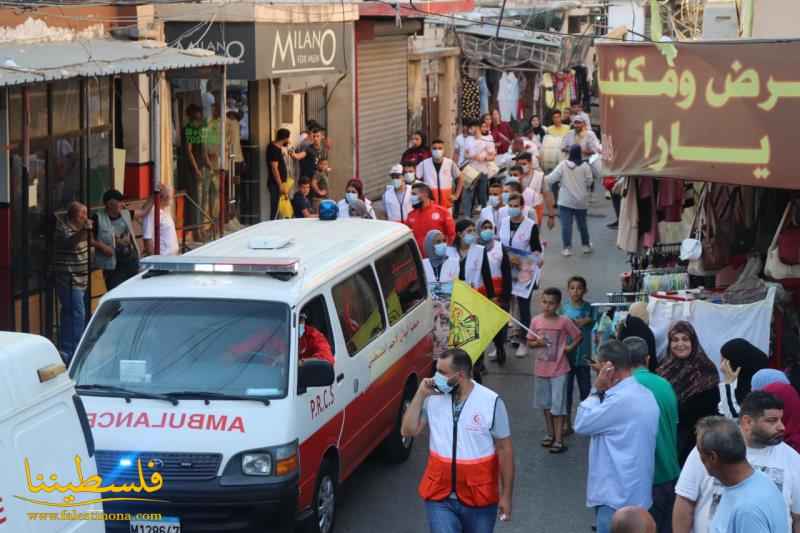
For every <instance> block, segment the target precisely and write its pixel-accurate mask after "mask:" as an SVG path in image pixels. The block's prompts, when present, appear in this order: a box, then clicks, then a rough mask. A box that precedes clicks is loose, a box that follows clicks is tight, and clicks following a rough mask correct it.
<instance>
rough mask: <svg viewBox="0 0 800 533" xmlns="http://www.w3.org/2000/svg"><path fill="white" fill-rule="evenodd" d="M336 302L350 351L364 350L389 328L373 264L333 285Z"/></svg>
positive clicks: (354, 352)
mask: <svg viewBox="0 0 800 533" xmlns="http://www.w3.org/2000/svg"><path fill="white" fill-rule="evenodd" d="M333 302H334V304H336V314H337V315H338V316H339V324H340V325H341V327H342V334H343V335H344V340H345V343H346V344H347V351H348V352H349V353H350V355H351V356H353V355H355V354H357V353H358V352H360V351H361V350H362V349H363V348H364V347H365V346H367V345H368V344H369V343H370V341H372V339H374V338H376V337H377V336H378V335H380V334H381V333H383V331H384V330H385V329H386V318H385V317H384V316H383V306H382V305H381V303H380V302H381V301H380V296H379V294H378V283H377V281H375V274H374V273H373V271H372V267H365V268H363V269H361V270H360V271H359V272H358V273H357V274H354V275H352V276H350V277H349V278H347V279H346V280H344V281H342V282H341V283H339V284H337V285H335V286H334V287H333Z"/></svg>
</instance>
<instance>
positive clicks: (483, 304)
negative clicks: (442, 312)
mask: <svg viewBox="0 0 800 533" xmlns="http://www.w3.org/2000/svg"><path fill="white" fill-rule="evenodd" d="M507 323H508V313H507V312H506V311H504V310H503V309H501V308H500V307H498V306H497V305H496V304H495V303H494V302H493V301H491V300H489V299H488V298H486V297H485V296H484V295H482V294H481V293H479V292H478V291H476V290H475V289H473V288H472V287H470V286H469V285H467V284H466V283H464V282H463V281H460V280H456V281H454V282H453V293H452V295H451V296H450V335H449V337H448V339H447V345H448V346H449V347H450V348H461V349H462V350H464V351H465V352H467V353H468V354H469V356H470V358H471V359H472V362H475V361H477V360H478V357H480V356H481V354H482V353H483V351H484V350H485V349H486V347H487V346H489V343H490V342H492V340H493V339H494V337H495V335H497V332H498V331H500V329H501V328H503V327H505V325H506V324H507Z"/></svg>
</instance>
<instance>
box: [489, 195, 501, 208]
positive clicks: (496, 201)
mask: <svg viewBox="0 0 800 533" xmlns="http://www.w3.org/2000/svg"><path fill="white" fill-rule="evenodd" d="M489 205H490V206H492V207H497V206H498V205H500V197H499V196H490V197H489Z"/></svg>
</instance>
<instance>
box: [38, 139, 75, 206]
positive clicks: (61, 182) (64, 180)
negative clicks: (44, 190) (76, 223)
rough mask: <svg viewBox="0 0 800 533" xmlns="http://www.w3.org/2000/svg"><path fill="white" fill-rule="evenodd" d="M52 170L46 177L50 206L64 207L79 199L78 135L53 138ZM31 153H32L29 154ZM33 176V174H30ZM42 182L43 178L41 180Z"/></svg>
mask: <svg viewBox="0 0 800 533" xmlns="http://www.w3.org/2000/svg"><path fill="white" fill-rule="evenodd" d="M51 150H52V159H53V161H52V172H51V173H50V175H49V176H48V177H51V179H50V180H49V181H50V183H49V185H48V190H49V191H50V194H51V204H50V205H51V207H52V209H54V210H56V211H58V210H62V209H66V208H67V205H69V203H70V202H72V201H75V200H80V199H81V140H80V137H79V136H64V137H57V138H55V139H53V144H52V146H51ZM31 155H33V154H31ZM31 177H33V174H32V175H31ZM41 181H42V182H44V178H42V180H41Z"/></svg>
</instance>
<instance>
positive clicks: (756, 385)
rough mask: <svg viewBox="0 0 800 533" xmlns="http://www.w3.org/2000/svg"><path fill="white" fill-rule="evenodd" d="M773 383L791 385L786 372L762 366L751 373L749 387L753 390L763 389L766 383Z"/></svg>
mask: <svg viewBox="0 0 800 533" xmlns="http://www.w3.org/2000/svg"><path fill="white" fill-rule="evenodd" d="M773 383H783V384H784V385H791V383H790V382H789V378H788V377H786V374H785V373H783V372H781V371H780V370H775V369H774V368H762V369H761V370H759V371H758V372H756V373H755V374H754V375H753V379H752V380H751V381H750V387H751V388H752V389H753V390H764V387H766V386H767V385H772V384H773Z"/></svg>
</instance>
